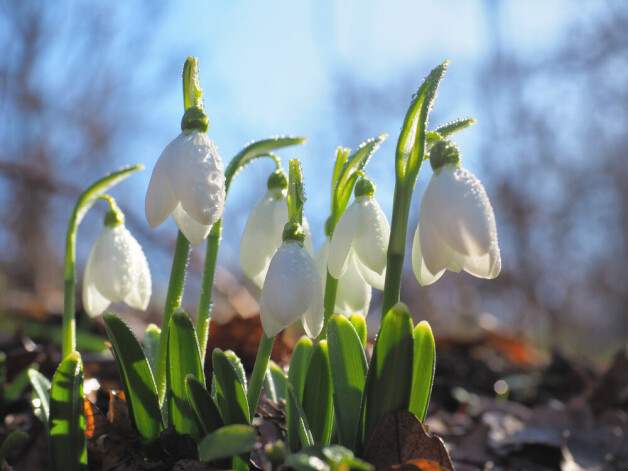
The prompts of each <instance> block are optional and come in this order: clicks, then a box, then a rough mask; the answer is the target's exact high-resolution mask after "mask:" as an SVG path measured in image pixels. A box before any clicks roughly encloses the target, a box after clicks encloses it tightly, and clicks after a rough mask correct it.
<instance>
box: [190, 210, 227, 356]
mask: <svg viewBox="0 0 628 471" xmlns="http://www.w3.org/2000/svg"><path fill="white" fill-rule="evenodd" d="M221 237H222V218H220V219H219V220H218V221H217V222H216V223H215V224H214V225H213V226H212V229H211V231H210V233H209V237H208V238H207V254H206V255H205V266H204V268H203V281H202V283H201V296H200V298H199V300H198V313H197V316H196V335H198V343H199V346H200V348H201V362H202V363H203V364H205V355H206V354H207V339H208V338H209V322H210V320H211V310H212V290H213V288H214V278H215V276H216V261H217V259H218V247H219V246H220V239H221Z"/></svg>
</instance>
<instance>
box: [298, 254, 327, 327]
mask: <svg viewBox="0 0 628 471" xmlns="http://www.w3.org/2000/svg"><path fill="white" fill-rule="evenodd" d="M308 258H309V261H307V262H304V264H305V265H306V269H307V270H308V271H309V275H308V279H309V280H310V281H309V289H310V290H311V291H312V296H313V297H312V302H311V304H310V306H309V308H308V309H307V311H305V314H304V315H303V319H302V324H303V328H304V329H305V333H306V334H307V335H308V336H310V337H312V338H316V337H317V336H318V334H319V333H320V332H321V330H322V329H323V324H324V322H325V313H324V309H323V290H322V287H321V279H320V276H319V274H318V270H317V269H316V265H315V264H314V260H312V258H310V257H308Z"/></svg>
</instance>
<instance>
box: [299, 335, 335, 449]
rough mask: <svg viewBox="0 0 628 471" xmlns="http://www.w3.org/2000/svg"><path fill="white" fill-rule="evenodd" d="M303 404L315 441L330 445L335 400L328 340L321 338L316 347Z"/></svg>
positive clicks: (304, 390) (304, 388)
mask: <svg viewBox="0 0 628 471" xmlns="http://www.w3.org/2000/svg"><path fill="white" fill-rule="evenodd" d="M301 404H302V405H303V411H304V412H305V416H306V417H307V421H308V424H309V425H310V430H311V431H312V437H313V438H314V443H315V444H317V445H328V444H329V437H330V434H331V423H332V417H333V411H334V407H333V406H334V402H333V397H332V385H331V371H330V367H329V353H328V351H327V341H326V340H319V341H318V343H317V344H316V347H314V352H313V353H312V358H311V360H310V366H309V368H308V369H307V376H306V378H305V386H304V387H303V401H302V402H301Z"/></svg>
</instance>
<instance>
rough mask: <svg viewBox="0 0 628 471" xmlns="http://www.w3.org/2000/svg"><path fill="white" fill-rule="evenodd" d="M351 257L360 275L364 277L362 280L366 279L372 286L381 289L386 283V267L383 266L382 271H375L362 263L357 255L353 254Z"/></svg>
mask: <svg viewBox="0 0 628 471" xmlns="http://www.w3.org/2000/svg"><path fill="white" fill-rule="evenodd" d="M353 258H354V261H355V264H356V266H357V267H358V271H359V272H360V275H362V278H364V281H366V282H367V283H368V284H369V285H371V286H372V287H373V288H375V289H378V290H380V291H383V290H384V285H385V284H386V269H385V268H384V271H383V272H382V273H377V272H376V271H373V270H371V269H370V268H369V267H367V266H366V265H364V264H363V263H362V262H361V261H360V259H359V258H358V257H356V256H354V257H353Z"/></svg>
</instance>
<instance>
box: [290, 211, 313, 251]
mask: <svg viewBox="0 0 628 471" xmlns="http://www.w3.org/2000/svg"><path fill="white" fill-rule="evenodd" d="M287 221H288V220H287V219H286V222H287ZM303 231H304V232H305V240H304V241H303V247H305V250H307V253H309V254H310V256H312V254H313V253H314V247H313V246H312V231H310V223H309V222H307V218H305V217H304V218H303Z"/></svg>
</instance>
